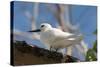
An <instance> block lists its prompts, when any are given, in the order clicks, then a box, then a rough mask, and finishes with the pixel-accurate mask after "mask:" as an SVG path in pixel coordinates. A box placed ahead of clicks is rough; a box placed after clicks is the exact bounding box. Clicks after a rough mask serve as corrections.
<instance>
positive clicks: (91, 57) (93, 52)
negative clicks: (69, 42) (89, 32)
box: [86, 30, 97, 61]
mask: <svg viewBox="0 0 100 67" xmlns="http://www.w3.org/2000/svg"><path fill="white" fill-rule="evenodd" d="M93 33H94V34H95V35H97V30H96V31H94V32H93ZM96 60H97V40H96V41H95V42H94V44H93V48H91V49H89V50H88V51H87V54H86V61H96Z"/></svg>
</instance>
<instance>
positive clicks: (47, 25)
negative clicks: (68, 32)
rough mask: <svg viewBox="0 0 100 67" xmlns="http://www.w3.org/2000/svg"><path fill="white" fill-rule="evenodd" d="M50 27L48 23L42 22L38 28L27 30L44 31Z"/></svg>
mask: <svg viewBox="0 0 100 67" xmlns="http://www.w3.org/2000/svg"><path fill="white" fill-rule="evenodd" d="M50 29H52V26H51V25H50V24H48V23H42V24H41V25H40V29H36V30H32V31H29V32H45V31H47V30H50Z"/></svg>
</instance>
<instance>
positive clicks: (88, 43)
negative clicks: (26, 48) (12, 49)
mask: <svg viewBox="0 0 100 67" xmlns="http://www.w3.org/2000/svg"><path fill="white" fill-rule="evenodd" d="M13 7H14V14H13V17H14V22H13V23H14V25H13V31H14V32H13V33H14V41H16V40H18V41H26V42H27V43H28V44H30V45H36V46H38V47H41V48H45V45H44V44H43V43H41V42H40V41H39V33H38V34H37V33H28V32H27V31H29V30H34V29H36V28H39V27H40V24H41V23H49V24H51V25H52V26H53V27H55V28H59V29H61V30H63V31H65V32H71V33H75V34H80V33H81V34H82V35H83V36H84V39H83V41H82V42H81V44H82V45H84V46H85V47H86V50H88V49H91V48H93V46H94V42H95V41H96V35H95V34H94V32H95V31H96V30H97V7H96V6H88V5H71V4H55V3H52V4H51V3H37V2H36V3H35V2H34V3H33V2H21V1H15V2H14V6H13ZM78 49H80V48H78ZM72 50H73V52H72V55H73V56H75V57H78V58H79V59H81V60H85V56H83V55H81V54H78V53H77V49H72Z"/></svg>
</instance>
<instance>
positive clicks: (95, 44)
mask: <svg viewBox="0 0 100 67" xmlns="http://www.w3.org/2000/svg"><path fill="white" fill-rule="evenodd" d="M92 49H93V50H94V51H95V52H96V53H97V40H96V41H95V43H94V45H93V48H92Z"/></svg>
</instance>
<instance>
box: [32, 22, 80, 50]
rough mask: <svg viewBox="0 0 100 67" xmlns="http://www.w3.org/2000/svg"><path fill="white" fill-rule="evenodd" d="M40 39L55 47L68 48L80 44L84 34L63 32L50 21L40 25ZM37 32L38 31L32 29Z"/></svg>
mask: <svg viewBox="0 0 100 67" xmlns="http://www.w3.org/2000/svg"><path fill="white" fill-rule="evenodd" d="M40 31H41V32H40V40H41V42H42V43H44V44H45V45H46V46H49V47H52V48H54V49H59V48H66V47H69V46H72V45H75V44H79V43H80V41H81V40H82V35H76V34H72V33H69V32H63V31H61V30H60V29H57V28H53V27H52V26H51V25H50V24H48V23H42V24H41V25H40ZM31 32H37V31H35V30H34V31H31Z"/></svg>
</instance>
